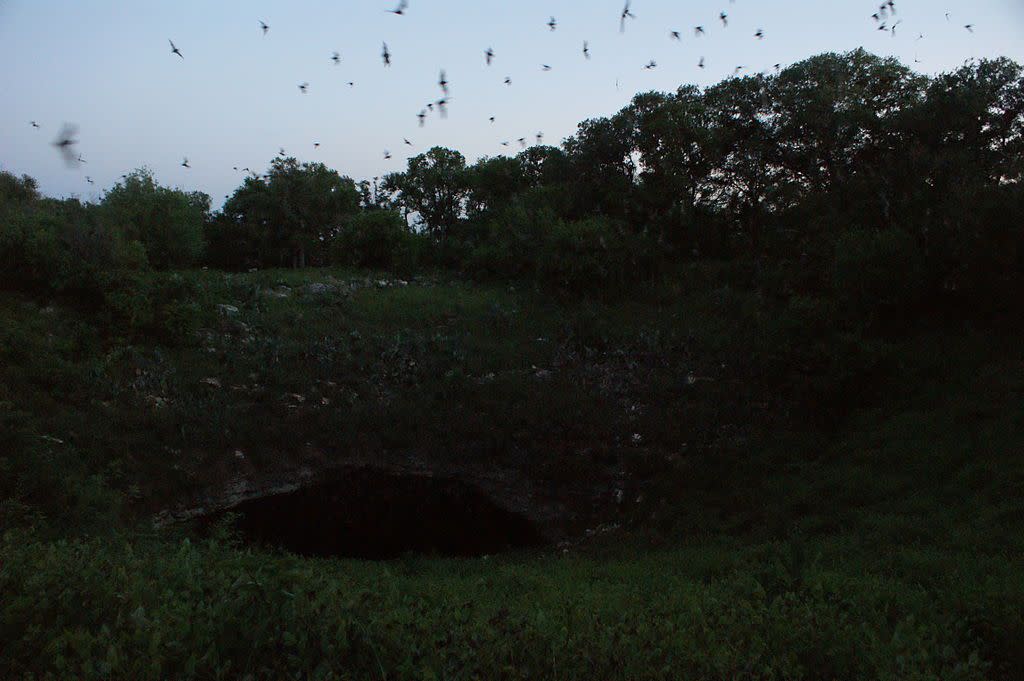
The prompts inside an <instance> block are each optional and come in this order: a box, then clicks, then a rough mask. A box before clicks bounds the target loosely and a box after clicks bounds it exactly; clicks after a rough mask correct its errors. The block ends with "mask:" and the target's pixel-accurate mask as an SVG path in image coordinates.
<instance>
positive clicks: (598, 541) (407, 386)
mask: <svg viewBox="0 0 1024 681" xmlns="http://www.w3.org/2000/svg"><path fill="white" fill-rule="evenodd" d="M335 274H336V276H337V278H338V279H341V280H352V279H354V278H356V277H357V276H358V278H359V279H362V278H363V275H361V274H359V275H356V274H354V273H335ZM324 276H325V275H324V273H322V272H319V273H312V274H307V273H292V272H264V273H257V274H253V275H240V276H234V277H224V276H223V275H221V274H214V273H194V274H189V275H187V278H188V280H189V281H190V282H191V284H192V285H194V286H195V290H194V292H193V294H192V296H193V297H194V299H195V300H196V301H197V305H198V315H199V318H200V319H201V320H202V323H201V325H200V326H201V327H202V328H203V329H208V330H209V332H205V331H201V332H200V333H198V334H195V333H192V332H191V331H190V332H189V333H187V334H184V335H183V336H182V338H181V339H178V340H175V341H173V342H172V341H168V340H153V339H152V338H150V339H149V340H139V339H134V340H131V341H127V340H123V339H117V338H113V337H111V336H110V335H109V334H103V335H101V334H100V333H99V332H98V330H97V327H96V326H94V323H93V320H92V319H91V318H90V317H88V316H84V315H82V314H81V313H75V312H73V311H71V310H69V309H67V308H65V307H62V306H56V307H54V308H47V309H46V310H42V309H40V306H39V305H38V304H37V303H35V302H33V301H29V300H26V299H24V298H21V297H18V296H13V295H8V294H5V295H3V296H2V300H0V315H2V317H3V320H4V324H3V325H2V326H0V329H2V331H0V340H2V343H0V353H2V355H0V360H2V361H0V390H2V391H3V392H2V393H0V417H2V418H3V421H2V422H0V424H2V425H3V426H4V428H3V430H2V431H0V432H2V436H3V438H4V441H3V444H4V448H5V449H6V451H8V452H14V454H9V455H8V457H7V458H6V459H0V464H2V465H3V466H4V467H5V469H6V470H4V471H3V472H4V473H5V476H4V480H5V485H6V486H5V487H4V488H3V489H4V492H5V494H4V497H5V501H4V502H3V506H2V510H3V513H4V516H3V517H4V522H5V525H7V526H9V527H13V526H19V527H22V528H24V527H25V525H26V524H34V525H35V526H36V529H17V530H13V531H11V532H10V533H8V534H7V535H6V537H5V539H4V543H3V545H2V547H0V555H2V557H3V559H2V560H0V593H4V594H14V596H13V597H11V598H5V599H4V604H3V606H2V607H0V641H2V643H0V676H2V677H4V678H7V677H11V676H15V675H16V674H17V673H18V672H20V671H23V670H27V669H34V670H39V671H44V670H50V671H54V672H55V673H57V674H58V675H63V676H66V677H69V678H72V677H73V678H82V677H94V678H105V677H109V676H117V677H121V678H146V677H149V678H158V677H160V676H188V675H197V676H201V677H205V678H214V677H217V676H218V674H220V675H221V676H226V677H235V676H239V675H241V672H242V671H243V670H248V671H252V672H254V673H256V674H257V675H262V676H266V677H268V678H288V677H294V678H303V677H304V676H305V677H309V676H313V677H322V678H332V677H333V678H377V677H380V678H472V677H479V678H501V677H507V678H536V677H537V676H551V677H556V678H678V677H680V676H682V677H685V678H691V677H692V678H737V677H741V678H742V677H744V676H746V677H748V678H865V679H867V678H893V679H896V678H899V679H906V678H943V679H945V678H965V679H972V678H979V679H980V678H1014V673H1015V671H1017V670H1019V669H1020V668H1021V666H1022V665H1024V659H1022V657H1021V654H1020V652H1019V650H1020V648H1019V646H1018V645H1017V642H1018V641H1019V640H1020V638H1021V637H1022V636H1024V571H1022V569H1021V568H1022V558H1021V555H1022V553H1021V552H1022V549H1024V541H1022V533H1021V531H1020V521H1021V519H1022V518H1024V465H1022V463H1021V456H1020V454H1021V444H1022V442H1024V438H1022V437H1021V436H1022V431H1024V406H1022V404H1024V403H1022V400H1021V399H1020V398H1021V393H1022V391H1024V353H1022V351H1021V350H1020V348H1019V346H1017V345H1015V344H1014V339H1012V338H1003V337H1001V336H1000V335H999V334H997V333H994V332H981V331H978V330H972V329H970V328H966V327H965V328H963V329H961V330H958V331H957V332H956V333H939V332H934V333H926V334H918V335H915V336H913V337H902V338H897V339H892V338H890V339H889V340H888V341H884V342H883V341H879V340H873V341H865V340H864V339H860V338H855V337H849V336H844V335H842V334H837V333H835V332H832V331H831V330H829V329H828V326H829V323H828V322H829V320H828V315H827V312H822V311H821V310H820V309H819V306H817V305H816V304H814V303H809V302H807V301H798V303H796V304H789V305H783V304H781V303H775V302H773V301H771V300H765V299H762V298H760V297H759V296H757V295H755V294H753V293H746V292H744V291H743V290H742V288H739V287H725V286H714V287H711V286H703V285H701V284H700V281H701V277H702V276H704V273H702V272H698V271H695V272H692V273H690V277H689V278H688V279H685V281H687V284H686V285H685V286H682V287H681V288H680V290H676V291H664V290H663V291H659V292H654V293H653V294H650V295H646V296H644V297H643V300H644V302H638V301H636V302H617V303H609V304H600V303H587V304H580V303H574V304H568V303H566V304H562V303H559V302H558V301H554V300H550V299H547V298H546V297H544V296H540V295H537V294H534V293H531V292H522V291H511V290H509V289H508V288H507V287H476V286H469V285H463V284H459V283H453V282H436V281H434V282H423V283H417V284H414V285H411V286H409V287H396V288H386V289H379V288H377V287H376V286H370V287H365V288H358V290H355V291H354V292H352V293H351V294H347V293H329V294H326V295H309V294H306V293H304V292H303V291H302V286H303V285H304V283H306V282H308V281H310V280H317V281H320V280H323V279H324ZM707 276H709V277H710V278H712V279H717V278H718V275H707ZM279 283H287V284H290V285H292V286H293V289H294V292H293V295H292V296H290V297H288V298H273V297H268V296H267V295H265V294H264V293H263V292H261V291H260V290H259V289H260V288H261V289H266V288H268V287H270V286H276V285H278V284H279ZM218 303H229V304H233V305H237V306H238V307H239V308H240V313H239V316H238V317H237V318H231V319H221V318H220V317H218V314H217V312H216V308H215V305H216V304H218ZM239 322H241V323H242V324H244V325H245V327H242V326H240V325H239ZM539 339H541V340H539ZM535 367H536V368H535ZM537 368H539V369H544V370H549V371H551V374H550V375H546V374H543V373H541V375H540V376H538V372H537ZM492 373H493V374H494V376H493V377H492V376H490V374H492ZM691 375H692V376H694V377H696V378H700V379H703V378H709V379H713V380H709V381H703V380H698V381H697V382H695V383H692V384H691V382H690V381H688V380H687V379H688V377H690V376H691ZM204 378H217V379H218V381H219V382H220V386H221V387H220V388H215V387H211V386H209V385H206V384H204V383H202V379H204ZM296 394H297V395H302V396H303V400H302V401H301V402H299V401H298V400H296V399H295V398H294V397H289V396H290V395H296ZM155 398H159V400H157V399H155ZM324 398H326V402H325V401H324ZM811 415H813V416H814V418H813V419H810V416H811ZM296 433H300V434H301V435H302V436H303V438H302V439H304V440H305V439H307V438H308V439H316V440H317V442H316V444H317V445H318V446H320V447H323V448H325V449H327V450H329V451H343V450H344V451H388V450H391V451H403V450H405V449H407V448H410V447H415V448H417V449H418V450H419V451H421V452H424V453H425V454H427V455H430V456H437V457H484V460H495V461H501V460H507V461H510V462H512V463H515V464H516V465H521V466H523V467H524V468H525V469H526V470H528V471H529V472H530V474H531V475H535V476H538V477H541V478H547V479H556V480H557V479H560V478H563V479H564V478H576V477H580V476H590V475H594V474H595V471H597V470H603V469H604V468H610V469H617V468H619V467H621V468H623V469H625V470H627V471H628V473H629V479H630V481H631V482H630V484H631V485H632V486H633V487H632V488H631V489H630V492H631V493H630V500H629V503H628V504H627V505H626V507H625V508H624V509H623V510H622V511H621V516H620V520H621V521H622V522H623V523H624V525H625V527H626V529H624V530H618V531H612V532H610V533H608V534H605V535H600V536H598V537H597V538H595V539H593V540H591V541H589V542H586V543H584V544H582V545H579V546H574V547H572V548H571V549H570V550H569V552H568V553H562V552H561V551H548V552H540V553H530V554H522V555H508V556H502V557H492V558H491V559H489V560H486V561H485V560H459V561H455V560H442V559H427V558H410V559H407V560H402V561H396V562H390V563H360V562H354V561H314V560H303V559H297V558H292V557H285V556H271V555H268V554H265V553H260V552H253V551H251V550H247V549H240V548H236V547H233V546H232V545H231V544H230V542H228V541H226V540H221V541H203V542H197V541H196V540H192V541H191V542H189V541H187V540H185V539H184V538H181V537H178V538H174V537H167V536H155V537H154V536H148V535H146V534H143V533H140V531H139V530H132V529H130V528H131V524H130V523H129V524H128V525H126V526H125V529H123V530H119V531H117V532H116V533H115V535H114V536H110V535H109V533H106V532H98V531H97V527H98V526H100V525H103V524H105V523H107V522H108V519H109V518H110V511H109V509H115V510H116V509H121V516H122V517H125V518H128V519H131V518H132V517H135V516H136V514H137V513H139V512H148V510H149V509H150V508H152V506H153V504H155V503H157V502H158V501H159V500H162V499H169V498H173V497H174V495H175V494H178V493H180V492H181V491H182V490H184V489H188V488H189V487H190V486H192V485H196V484H201V483H203V482H207V481H210V480H213V479H216V477H217V476H219V475H225V474H227V473H229V472H230V471H231V470H232V469H231V466H232V465H234V464H233V463H232V461H233V457H232V456H231V453H232V452H233V451H234V449H242V450H244V451H245V452H246V454H247V456H248V457H249V458H250V459H251V460H252V461H253V462H254V463H253V464H252V465H272V464H273V462H274V460H275V457H281V456H283V455H286V454H287V445H288V443H291V442H294V441H295V439H296V438H295V435H296ZM634 433H637V434H639V435H640V436H641V438H640V443H635V442H634V440H633V437H632V436H633V434H634ZM55 439H56V440H59V441H60V442H56V441H55ZM634 492H635V493H636V496H635V497H634V494H633V493H634ZM636 499H639V501H636ZM41 512H42V513H45V514H46V516H47V517H48V518H49V520H50V522H49V523H41V522H39V521H38V515H39V513H41ZM33 518H36V519H37V520H36V521H35V522H34V523H31V522H30V521H32V519H33ZM54 534H58V535H60V534H63V535H67V536H73V537H77V538H71V539H67V540H59V541H55V539H54V536H53V535H54ZM90 534H91V535H93V537H94V538H89V537H88V535H90ZM155 587H156V588H155ZM332 675H333V676H332Z"/></svg>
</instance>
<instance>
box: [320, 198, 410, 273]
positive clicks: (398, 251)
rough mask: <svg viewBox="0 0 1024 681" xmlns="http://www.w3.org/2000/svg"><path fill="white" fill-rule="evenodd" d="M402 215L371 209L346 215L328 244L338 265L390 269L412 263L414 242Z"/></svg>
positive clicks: (407, 265) (331, 255)
mask: <svg viewBox="0 0 1024 681" xmlns="http://www.w3.org/2000/svg"><path fill="white" fill-rule="evenodd" d="M416 241H417V240H416V239H415V238H414V237H413V235H412V234H411V233H410V231H409V228H408V227H407V226H406V224H405V221H404V220H403V219H402V216H401V215H399V214H398V213H396V212H394V211H390V210H370V211H364V212H361V213H357V214H356V215H353V216H352V217H350V218H348V219H347V220H346V222H345V224H344V225H343V226H342V227H341V229H339V230H338V233H337V234H336V235H335V237H334V239H333V240H332V241H331V244H330V261H331V263H333V264H337V265H354V266H356V267H376V268H381V269H391V268H394V267H397V266H399V265H401V266H403V267H409V266H410V265H411V264H412V265H414V264H415V260H416V250H417V245H418V244H417V243H416Z"/></svg>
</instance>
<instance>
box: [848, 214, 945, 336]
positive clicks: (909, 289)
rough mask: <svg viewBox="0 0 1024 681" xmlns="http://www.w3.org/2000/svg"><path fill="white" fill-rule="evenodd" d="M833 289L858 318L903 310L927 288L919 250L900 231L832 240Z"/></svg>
mask: <svg viewBox="0 0 1024 681" xmlns="http://www.w3.org/2000/svg"><path fill="white" fill-rule="evenodd" d="M833 287H834V290H835V294H836V296H837V298H838V299H839V301H840V302H841V303H843V304H844V305H846V306H848V308H849V309H850V311H851V312H852V313H853V314H855V315H858V316H860V317H861V318H865V317H866V318H869V319H870V318H874V317H876V316H877V315H878V314H881V313H883V312H897V311H900V310H906V309H907V308H908V307H909V306H910V305H912V304H913V303H915V302H917V301H919V300H920V299H921V296H922V294H923V293H924V291H925V289H926V287H927V281H926V269H925V267H924V259H923V256H922V253H921V250H920V248H919V247H918V246H917V244H916V243H915V242H914V239H913V237H912V236H911V235H910V234H907V233H906V232H903V231H900V230H895V229H891V230H886V231H879V230H851V231H848V232H846V233H844V234H842V235H840V237H839V238H838V239H837V240H836V244H835V259H834V261H833Z"/></svg>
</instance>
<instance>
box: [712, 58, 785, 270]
mask: <svg viewBox="0 0 1024 681" xmlns="http://www.w3.org/2000/svg"><path fill="white" fill-rule="evenodd" d="M705 104H706V106H707V111H708V115H709V121H708V122H709V125H710V132H711V139H712V149H713V150H712V151H711V155H712V159H713V170H712V172H710V173H709V176H708V183H707V186H708V191H709V195H710V196H711V198H712V200H713V201H714V202H715V203H716V205H717V207H718V209H719V210H720V211H722V212H724V213H725V214H726V215H728V216H730V217H731V218H732V219H733V220H735V221H736V222H737V223H738V226H739V228H740V231H741V232H742V233H743V234H744V235H745V236H746V238H748V239H749V243H750V247H751V249H752V250H753V251H754V252H755V253H758V252H760V249H761V242H762V229H763V224H764V219H765V214H766V213H767V212H768V211H769V210H770V209H771V208H773V207H774V208H775V209H778V208H781V207H782V204H783V202H782V201H779V200H775V201H773V200H772V199H773V198H776V199H777V197H781V196H783V195H785V193H786V188H787V187H786V185H787V183H788V182H790V181H791V179H792V178H791V177H790V176H787V173H786V172H785V168H784V164H783V163H782V159H781V158H780V155H779V152H778V146H777V137H778V120H779V119H778V117H777V116H776V115H774V112H773V110H772V104H771V82H770V80H769V79H767V78H765V77H763V76H752V77H746V78H733V79H730V80H727V81H723V82H722V83H719V84H718V85H716V86H715V87H713V88H710V89H709V90H707V92H706V93H705Z"/></svg>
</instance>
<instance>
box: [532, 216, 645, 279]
mask: <svg viewBox="0 0 1024 681" xmlns="http://www.w3.org/2000/svg"><path fill="white" fill-rule="evenodd" d="M651 252H652V251H651V248H650V244H649V243H648V242H647V240H646V239H644V238H643V237H640V236H635V235H627V234H625V233H624V232H623V231H622V230H621V229H620V228H619V227H618V225H616V224H615V223H613V222H612V221H610V220H608V219H605V218H598V217H594V218H588V219H586V220H580V221H577V222H569V223H563V222H559V223H555V225H554V226H553V227H552V229H551V231H550V233H549V234H548V235H547V239H546V241H545V243H544V244H543V245H542V246H541V247H540V254H539V257H538V261H537V276H538V279H539V280H540V281H541V283H543V284H545V285H548V286H554V287H557V288H561V289H564V290H567V291H572V292H576V293H581V292H595V291H599V290H606V289H613V288H614V287H616V286H619V285H622V284H626V283H629V282H633V281H637V280H638V279H640V278H643V277H644V276H646V275H648V274H650V272H651V270H652V263H653V258H652V257H651Z"/></svg>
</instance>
